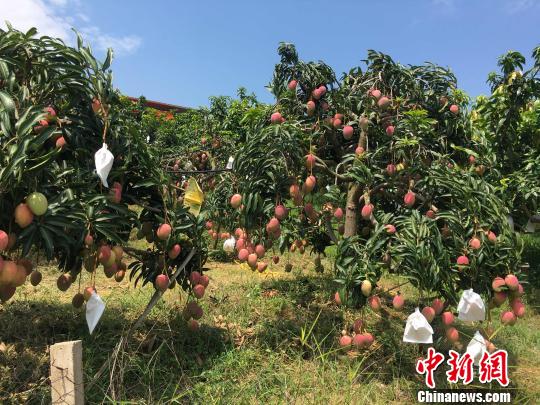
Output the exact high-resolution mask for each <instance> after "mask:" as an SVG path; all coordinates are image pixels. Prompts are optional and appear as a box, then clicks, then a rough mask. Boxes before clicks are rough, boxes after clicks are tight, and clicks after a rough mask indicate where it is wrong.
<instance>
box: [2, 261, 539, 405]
mask: <svg viewBox="0 0 540 405" xmlns="http://www.w3.org/2000/svg"><path fill="white" fill-rule="evenodd" d="M291 260H292V263H294V269H293V272H292V273H289V274H287V273H284V271H283V266H284V264H285V261H286V260H285V258H283V260H282V261H281V262H280V264H279V265H277V266H272V267H271V268H270V271H269V272H267V274H258V273H253V272H251V271H250V270H248V269H245V268H243V267H241V266H239V265H237V264H234V263H217V262H211V263H209V267H210V269H211V270H210V271H209V273H208V274H209V275H210V278H211V284H210V287H209V289H208V290H207V295H206V296H205V298H204V299H203V300H202V304H203V308H204V310H205V315H204V317H203V318H202V327H201V330H200V331H199V332H197V333H192V332H189V331H188V330H187V329H186V325H185V322H184V320H183V319H182V317H181V311H182V309H183V306H184V304H185V300H186V296H185V294H183V293H179V292H178V291H177V290H173V291H168V292H167V294H166V296H165V299H164V300H163V301H162V302H160V303H159V304H158V305H157V306H156V307H155V308H154V310H153V311H152V313H151V314H150V316H149V317H148V319H147V321H146V322H145V326H144V328H141V329H140V330H138V331H137V332H136V333H135V334H134V335H133V337H132V338H130V339H129V340H128V342H127V344H126V346H125V347H124V350H123V351H122V352H121V354H120V355H119V356H118V358H117V359H116V361H117V367H116V368H115V372H114V373H112V375H111V374H110V373H108V372H107V373H105V374H104V375H103V376H102V377H101V378H100V379H98V380H97V382H96V384H95V385H94V386H93V387H92V389H90V390H87V392H86V396H87V401H88V402H89V403H101V402H103V401H105V402H109V401H113V400H115V401H119V400H121V401H125V402H124V403H147V404H156V403H190V404H191V403H204V404H208V403H223V404H230V403H240V404H244V403H245V404H248V403H249V404H252V403H271V404H273V403H284V402H286V403H315V404H319V403H320V404H328V403H376V404H377V403H389V402H391V403H414V402H415V390H416V389H417V388H419V387H422V386H423V385H422V379H421V378H420V377H419V376H417V375H416V374H415V372H414V362H415V359H416V358H417V357H418V355H419V351H418V350H419V349H418V347H417V346H414V345H405V344H403V343H401V337H402V333H403V323H404V320H405V318H406V316H407V315H408V313H410V312H411V311H412V310H413V304H414V303H413V301H414V300H415V297H414V290H412V289H410V288H408V287H407V286H406V287H404V288H403V289H402V292H403V293H404V294H407V296H408V297H410V298H411V299H409V300H408V302H409V303H408V304H407V305H408V306H407V309H406V311H404V312H403V313H396V312H394V311H393V310H389V311H388V312H389V313H387V312H383V313H382V314H374V313H373V312H372V311H370V310H368V309H367V310H365V314H364V318H365V321H366V324H367V325H368V329H369V330H370V331H371V332H372V333H373V334H374V335H375V337H376V343H375V344H374V346H373V348H372V350H370V351H369V352H362V353H356V352H352V351H351V352H348V353H347V352H344V351H342V350H340V349H339V347H338V344H337V340H338V337H339V335H340V332H341V330H342V329H343V328H347V327H350V325H351V324H352V322H353V321H354V319H355V318H357V317H359V316H360V312H359V311H358V310H344V309H342V308H339V307H337V306H336V305H335V304H334V303H333V302H332V301H331V299H330V297H331V296H332V292H333V291H334V287H333V285H332V281H331V275H330V274H328V273H329V271H328V268H329V264H328V263H325V267H326V268H327V270H326V272H325V273H323V274H318V273H315V272H314V270H313V264H312V262H311V259H310V258H309V256H307V255H305V256H299V255H292V256H291ZM43 272H44V274H45V277H44V282H43V283H42V284H41V285H40V286H38V287H37V288H34V287H31V286H29V285H26V286H25V287H23V288H21V289H20V290H19V291H18V292H17V294H16V296H15V297H14V299H12V300H11V301H10V302H9V303H7V304H6V305H4V306H3V307H0V341H1V343H0V375H1V376H2V377H0V403H21V402H24V401H27V402H30V403H47V402H48V399H47V398H48V395H50V394H49V391H50V387H49V385H48V380H47V375H48V361H49V359H48V353H47V347H48V345H50V344H52V343H54V342H59V341H65V340H73V339H82V340H83V347H84V371H85V381H86V383H87V384H88V382H89V381H91V380H92V377H93V375H94V374H95V373H96V371H97V370H98V369H99V368H100V367H101V365H102V364H103V363H104V362H105V361H106V359H107V358H108V357H109V356H110V355H111V352H112V350H113V349H114V347H115V345H116V343H117V342H118V340H119V338H120V336H122V334H123V331H124V330H125V329H126V328H127V327H128V326H129V325H130V324H131V323H132V322H133V320H134V319H136V317H137V316H138V315H139V314H140V313H141V312H142V311H143V309H144V307H145V305H146V304H147V302H148V300H149V298H150V296H151V294H152V292H153V289H152V287H151V286H147V287H145V288H137V289H135V288H133V286H130V285H129V283H128V282H127V281H124V282H123V283H121V284H117V283H115V282H114V281H111V280H108V279H106V278H105V277H104V276H100V277H99V279H98V282H97V287H98V290H99V293H100V294H101V295H102V296H103V297H104V298H105V300H106V303H107V309H106V311H105V314H104V317H103V319H102V320H101V321H100V324H99V325H98V327H97V329H96V331H95V332H94V334H93V335H91V336H90V335H88V331H87V328H86V324H85V319H84V310H82V309H81V310H75V309H73V308H72V307H71V305H70V301H71V296H72V294H74V293H75V290H76V289H77V286H76V284H77V283H75V284H74V285H73V286H72V287H71V289H70V290H68V292H67V293H61V292H59V291H57V290H56V288H55V283H54V280H55V278H56V276H57V274H56V273H55V272H54V269H44V271H43ZM84 278H88V275H87V273H86V274H83V280H82V282H81V285H82V286H84V285H85V279H84ZM394 282H395V280H392V279H389V280H385V284H386V285H392V284H393V283H394ZM527 299H528V301H529V306H528V313H527V315H526V318H525V319H522V320H520V321H519V322H518V323H517V324H516V326H515V327H512V328H504V329H502V330H501V331H500V333H499V334H498V335H497V337H496V339H495V344H496V345H497V346H498V347H500V348H505V349H507V350H508V351H509V352H510V354H511V365H512V369H511V379H512V387H511V388H512V390H513V392H514V396H515V398H518V399H519V400H520V402H523V403H531V404H533V403H538V402H539V401H540V389H539V387H538V381H540V315H539V307H538V302H540V300H538V292H537V291H536V290H534V289H531V290H529V291H528V295H527ZM435 328H438V326H437V325H436V326H435ZM460 330H461V331H463V332H464V334H465V333H466V334H468V335H472V334H473V333H474V330H473V329H471V328H465V329H464V328H460ZM438 334H439V335H440V331H439V332H438ZM468 340H469V338H468V337H466V336H463V338H462V341H461V344H462V345H466V344H467V342H468ZM436 345H437V346H438V347H440V348H445V347H446V346H445V344H444V342H436ZM443 376H444V370H442V373H438V383H439V387H441V388H442V387H443V386H444V381H443V379H442V377H443Z"/></svg>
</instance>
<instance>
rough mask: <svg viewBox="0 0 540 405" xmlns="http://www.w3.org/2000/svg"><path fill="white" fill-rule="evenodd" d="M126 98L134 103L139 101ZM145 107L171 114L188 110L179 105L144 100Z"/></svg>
mask: <svg viewBox="0 0 540 405" xmlns="http://www.w3.org/2000/svg"><path fill="white" fill-rule="evenodd" d="M128 98H129V99H130V100H131V101H133V102H135V103H136V102H138V101H139V99H138V98H135V97H129V96H128ZM145 107H149V108H153V109H155V110H159V111H171V112H185V111H187V110H189V108H188V107H183V106H181V105H174V104H167V103H160V102H159V101H152V100H146V104H145Z"/></svg>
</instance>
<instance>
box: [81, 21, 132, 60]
mask: <svg viewBox="0 0 540 405" xmlns="http://www.w3.org/2000/svg"><path fill="white" fill-rule="evenodd" d="M81 34H82V36H83V38H84V39H86V40H88V41H89V42H90V44H91V45H92V46H93V47H94V48H96V49H101V50H104V49H107V48H113V49H114V51H115V53H117V54H126V53H132V52H133V51H135V50H136V49H137V48H138V47H139V46H140V45H141V38H139V37H138V36H136V35H125V36H121V37H117V36H113V35H110V34H107V33H104V32H102V31H101V30H100V29H99V27H96V26H88V27H83V28H81Z"/></svg>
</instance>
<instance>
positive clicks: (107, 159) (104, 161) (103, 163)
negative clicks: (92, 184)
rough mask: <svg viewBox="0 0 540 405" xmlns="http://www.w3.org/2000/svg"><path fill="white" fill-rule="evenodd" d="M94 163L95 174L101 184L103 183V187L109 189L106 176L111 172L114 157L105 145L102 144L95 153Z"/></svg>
mask: <svg viewBox="0 0 540 405" xmlns="http://www.w3.org/2000/svg"><path fill="white" fill-rule="evenodd" d="M94 161H95V163H96V172H97V175H98V176H99V178H100V179H101V183H103V185H104V186H105V187H107V188H109V183H107V176H109V173H110V172H111V169H112V166H113V162H114V156H113V154H112V153H111V152H110V151H109V149H108V147H107V144H106V143H104V144H103V146H102V147H101V149H100V150H98V151H97V152H96V154H95V155H94Z"/></svg>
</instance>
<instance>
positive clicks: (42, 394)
mask: <svg viewBox="0 0 540 405" xmlns="http://www.w3.org/2000/svg"><path fill="white" fill-rule="evenodd" d="M158 306H159V305H158ZM163 311H167V315H168V316H163ZM131 321H132V319H126V318H125V317H124V314H122V311H121V310H120V308H115V307H113V306H111V307H110V308H108V310H106V311H105V313H104V315H103V317H102V319H101V320H100V322H99V324H98V326H97V328H96V330H95V331H94V333H93V334H92V335H89V333H88V328H87V325H86V320H85V314H84V308H82V309H80V310H76V309H74V308H73V307H72V306H71V305H69V304H57V303H44V302H42V301H41V302H37V301H36V302H33V301H12V302H8V303H7V304H5V305H4V306H3V307H0V372H1V373H2V378H1V379H0V403H2V404H9V403H23V402H24V403H49V401H50V383H49V380H48V375H49V353H48V346H49V345H51V344H54V343H57V342H63V341H69V340H79V339H80V340H82V341H83V367H84V374H85V384H88V382H90V381H91V380H92V379H93V376H94V375H95V373H96V372H97V371H98V370H99V369H100V367H101V366H102V365H103V363H104V362H106V361H107V359H109V357H110V355H111V353H112V351H113V349H114V348H115V345H116V344H117V342H118V340H119V339H120V337H121V336H122V335H123V333H125V331H126V329H127V327H128V326H129V325H130V324H131ZM229 348H230V346H228V344H226V343H225V339H224V337H223V331H222V330H221V329H218V328H214V327H209V326H206V325H203V326H202V327H201V330H200V331H198V332H191V331H189V330H188V329H187V327H186V322H185V320H184V319H183V318H182V317H181V311H180V310H178V309H177V308H170V307H168V306H166V305H162V306H161V308H160V314H159V317H156V318H152V319H150V320H147V321H146V323H145V325H144V326H143V327H142V328H140V329H139V330H138V331H135V333H134V334H133V335H132V337H131V338H130V339H128V340H127V344H126V345H125V346H124V347H123V349H124V350H123V351H122V352H121V353H120V355H119V356H118V357H117V358H116V362H117V363H116V365H117V367H116V368H115V370H116V371H115V373H114V375H112V376H111V374H110V373H109V372H106V373H104V374H103V375H102V376H101V377H100V378H99V379H98V380H97V381H96V384H95V385H94V386H93V387H92V389H91V390H89V391H87V392H86V394H85V395H86V402H87V403H102V402H103V401H108V400H113V399H122V400H129V399H137V400H140V399H142V398H144V399H145V402H148V403H157V402H160V401H163V400H165V399H170V398H175V397H178V398H182V396H184V395H185V394H186V393H187V392H189V390H190V387H191V384H190V381H191V378H192V377H193V376H196V375H198V374H200V373H201V372H203V371H204V370H206V369H207V368H208V367H209V365H211V364H212V359H213V358H214V357H217V356H219V355H220V354H221V353H222V352H224V351H226V350H228V349H229ZM156 395H158V396H156Z"/></svg>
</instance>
